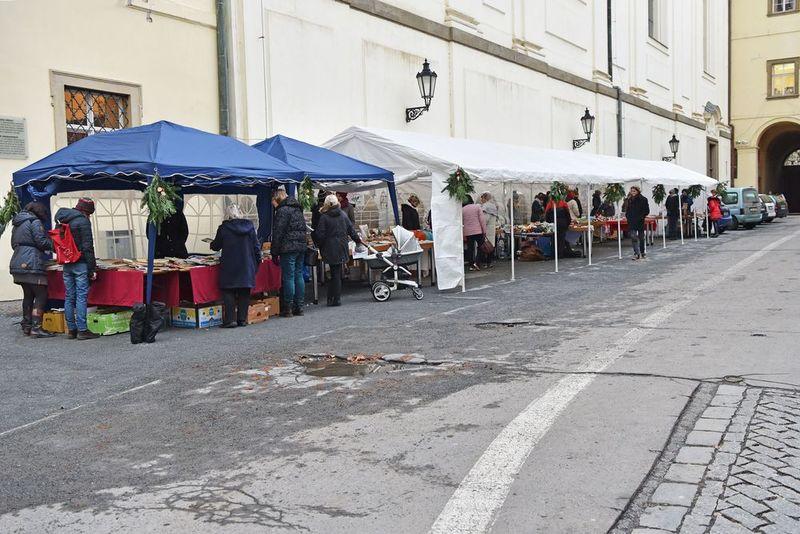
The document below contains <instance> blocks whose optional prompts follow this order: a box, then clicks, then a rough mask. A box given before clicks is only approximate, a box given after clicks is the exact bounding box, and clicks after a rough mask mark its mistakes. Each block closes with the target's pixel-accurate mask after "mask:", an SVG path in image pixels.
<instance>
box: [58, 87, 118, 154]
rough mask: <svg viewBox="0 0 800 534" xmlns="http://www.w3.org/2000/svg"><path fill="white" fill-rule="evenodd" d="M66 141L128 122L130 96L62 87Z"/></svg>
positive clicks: (72, 141)
mask: <svg viewBox="0 0 800 534" xmlns="http://www.w3.org/2000/svg"><path fill="white" fill-rule="evenodd" d="M64 105H65V119H66V128H67V144H72V143H74V142H75V141H78V140H79V139H83V138H84V137H87V136H90V135H92V134H95V133H98V132H110V131H113V130H120V129H122V128H127V127H129V126H130V125H131V119H130V107H131V106H130V96H129V95H123V94H117V93H109V92H102V91H93V90H91V89H83V88H80V87H73V86H69V85H65V86H64Z"/></svg>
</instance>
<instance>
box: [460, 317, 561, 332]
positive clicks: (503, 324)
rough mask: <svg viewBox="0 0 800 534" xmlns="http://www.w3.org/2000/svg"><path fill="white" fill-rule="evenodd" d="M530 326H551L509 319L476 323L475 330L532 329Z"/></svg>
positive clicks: (537, 322)
mask: <svg viewBox="0 0 800 534" xmlns="http://www.w3.org/2000/svg"><path fill="white" fill-rule="evenodd" d="M532 326H553V325H551V324H549V323H542V322H539V321H526V320H524V319H509V320H506V321H488V322H485V323H476V324H475V328H480V329H482V330H497V329H501V328H514V327H532Z"/></svg>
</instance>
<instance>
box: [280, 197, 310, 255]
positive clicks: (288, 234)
mask: <svg viewBox="0 0 800 534" xmlns="http://www.w3.org/2000/svg"><path fill="white" fill-rule="evenodd" d="M305 250H306V218H305V216H304V215H303V208H302V206H300V203H299V202H298V201H297V199H296V198H294V197H287V198H286V199H284V200H283V202H281V203H280V205H278V208H277V209H276V210H275V217H274V218H273V220H272V253H273V254H275V255H278V256H279V255H281V254H288V253H291V252H305Z"/></svg>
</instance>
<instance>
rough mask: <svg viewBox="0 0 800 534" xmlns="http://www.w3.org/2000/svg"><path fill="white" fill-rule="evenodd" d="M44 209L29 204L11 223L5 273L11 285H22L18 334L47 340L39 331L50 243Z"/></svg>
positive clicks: (45, 299) (45, 301)
mask: <svg viewBox="0 0 800 534" xmlns="http://www.w3.org/2000/svg"><path fill="white" fill-rule="evenodd" d="M47 219H48V215H47V208H46V207H45V205H44V204H41V203H39V202H31V203H29V204H28V205H26V206H25V209H23V210H22V211H21V212H19V213H17V214H16V215H15V216H14V219H13V220H12V221H11V224H12V230H11V248H12V249H14V254H13V255H12V256H11V265H10V266H9V271H10V272H11V275H12V276H13V278H14V283H15V284H18V285H20V286H22V295H23V296H22V322H21V323H20V325H21V326H22V333H23V334H25V335H26V336H33V337H50V336H51V335H52V334H48V333H47V332H45V331H44V330H42V315H44V309H45V306H46V305H47V271H46V270H45V261H46V260H47V256H46V253H48V252H52V251H53V242H52V241H51V240H50V237H48V235H47V231H46V230H45V228H44V223H45V221H47Z"/></svg>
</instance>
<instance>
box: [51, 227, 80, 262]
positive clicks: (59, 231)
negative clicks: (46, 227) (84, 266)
mask: <svg viewBox="0 0 800 534" xmlns="http://www.w3.org/2000/svg"><path fill="white" fill-rule="evenodd" d="M48 233H49V234H50V239H52V240H53V250H55V253H56V262H57V263H60V264H62V265H63V264H65V263H76V262H77V261H78V260H80V259H81V251H80V250H78V246H77V245H76V244H75V239H74V238H73V237H72V230H71V229H70V227H69V225H68V224H66V223H61V224H58V225H56V228H53V229H52V230H50V231H49V232H48Z"/></svg>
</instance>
